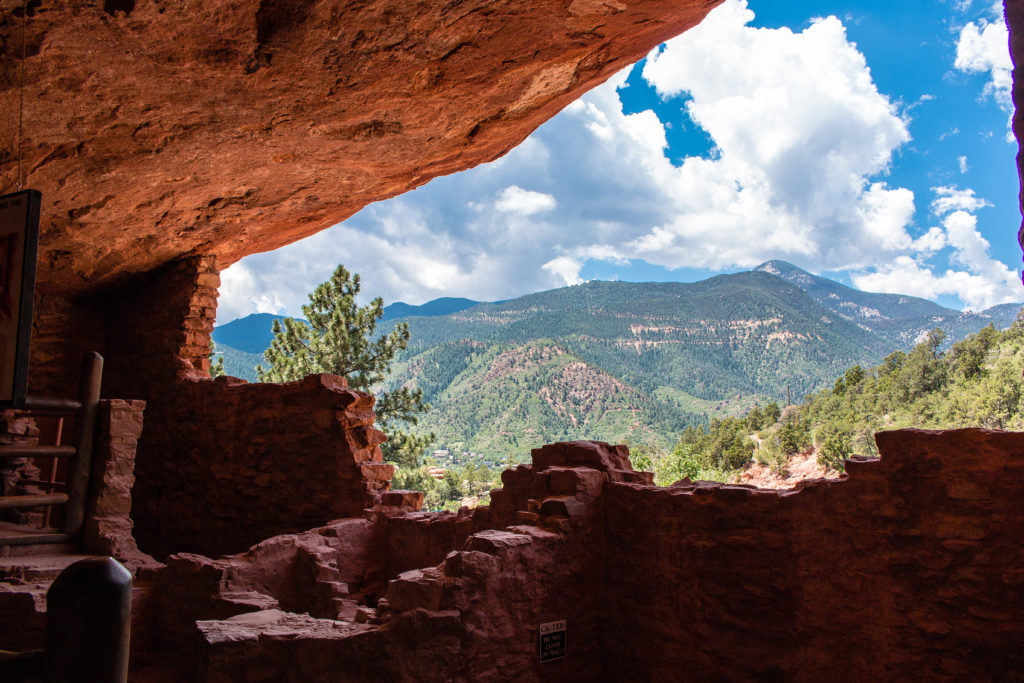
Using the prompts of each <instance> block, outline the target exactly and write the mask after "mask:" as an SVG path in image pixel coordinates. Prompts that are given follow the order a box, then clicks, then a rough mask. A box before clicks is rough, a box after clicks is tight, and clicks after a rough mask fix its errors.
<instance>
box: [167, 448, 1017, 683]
mask: <svg viewBox="0 0 1024 683" xmlns="http://www.w3.org/2000/svg"><path fill="white" fill-rule="evenodd" d="M877 439H878V446H879V450H880V452H881V453H882V458H881V459H880V460H879V459H858V460H854V461H851V462H850V463H849V466H848V469H849V474H848V475H844V476H843V477H842V478H841V479H840V480H838V481H834V480H833V481H828V480H819V481H816V482H805V483H804V484H802V485H801V486H799V487H798V488H797V489H796V490H793V491H765V490H757V489H754V488H752V487H744V486H730V485H723V484H718V483H710V482H697V483H682V484H678V485H674V486H671V487H668V488H658V487H655V486H652V485H650V484H649V475H648V474H646V473H636V472H632V471H631V469H630V468H629V467H628V461H625V462H624V461H623V460H622V457H623V456H624V455H625V449H624V448H622V447H615V448H613V447H609V446H608V445H607V444H600V443H595V442H579V443H571V444H554V445H551V446H546V447H544V449H537V450H535V451H534V452H533V457H534V461H533V464H532V465H524V466H520V467H518V468H517V469H516V470H509V471H507V472H505V474H504V476H503V480H504V481H505V487H504V488H503V489H501V490H497V491H494V492H493V493H492V499H493V500H496V501H500V503H499V504H498V505H497V509H496V508H491V509H490V510H483V511H478V512H477V513H474V514H473V515H472V516H471V518H472V519H473V521H474V523H479V524H482V525H485V524H487V523H489V524H490V526H491V528H479V529H477V530H475V531H473V532H472V533H470V534H469V535H468V536H466V537H465V538H464V540H462V541H461V544H460V541H459V540H458V539H457V538H456V537H453V536H448V538H449V539H452V542H453V544H455V545H456V546H457V547H451V548H450V549H449V550H447V552H446V554H445V555H444V558H443V559H442V560H441V561H440V562H438V563H437V564H424V565H423V566H420V567H417V568H412V569H405V568H404V567H405V566H408V564H410V563H411V557H410V556H408V555H407V556H406V557H405V560H403V561H399V562H394V561H393V560H387V559H386V558H389V556H391V555H392V553H393V552H394V550H395V548H398V547H400V546H404V545H407V544H408V543H409V542H410V539H413V538H414V537H415V535H416V533H415V532H414V531H411V529H412V528H413V527H417V528H419V529H421V530H423V531H425V532H426V535H427V536H429V537H430V538H431V539H433V540H432V541H431V542H432V543H441V542H440V541H438V539H439V538H441V536H442V535H441V534H438V533H437V532H436V530H429V528H428V525H427V522H428V520H429V518H430V517H431V516H430V515H425V514H424V513H415V512H411V513H406V514H405V515H398V516H397V517H395V518H392V519H388V518H385V517H383V516H379V515H378V516H377V517H375V518H373V519H371V518H363V519H351V520H339V521H337V522H333V523H331V524H330V525H327V526H326V527H322V528H320V529H316V530H314V531H311V532H307V533H304V534H299V535H297V536H286V537H280V538H277V539H271V540H269V541H267V542H265V543H262V544H260V545H258V546H256V547H254V548H253V549H251V550H250V551H249V552H247V553H245V554H243V555H238V556H234V557H228V558H222V559H220V560H211V559H209V558H203V557H199V556H194V555H181V556H176V557H174V558H172V559H171V560H170V562H169V566H168V568H167V570H165V571H164V573H163V575H162V578H161V581H162V583H161V582H160V581H158V583H157V586H155V589H159V591H158V592H160V591H162V594H163V596H164V599H165V600H166V603H165V604H166V605H167V606H166V607H164V608H162V609H160V610H159V614H160V615H161V620H162V623H163V624H164V625H165V626H166V625H167V624H175V625H176V626H175V629H177V630H176V631H175V632H176V633H177V636H167V635H164V636H159V637H158V638H157V639H156V640H155V641H153V642H155V643H171V644H173V643H175V642H179V641H180V642H181V643H190V644H191V645H190V646H191V647H194V649H193V650H189V652H190V654H189V656H188V657H187V658H180V657H179V658H178V659H176V660H175V662H174V664H173V668H176V670H177V672H178V674H181V673H182V670H181V667H182V666H183V665H182V661H183V659H184V660H185V661H188V662H192V663H193V665H194V666H193V668H192V669H191V674H192V675H194V676H196V677H197V678H198V679H199V680H209V681H219V680H239V679H266V680H296V681H298V680H303V681H330V680H335V678H336V676H337V673H338V672H339V671H344V672H345V674H346V677H347V678H348V679H349V680H424V681H435V680H436V681H441V680H456V681H470V680H472V681H489V680H495V681H497V680H523V681H540V680H678V679H679V678H680V677H683V678H686V679H688V680H689V679H692V680H721V679H730V680H748V679H749V680H763V679H781V680H839V679H856V680H887V679H900V680H920V679H927V680H949V681H953V680H983V679H984V680H992V679H1007V680H1015V679H1016V678H1020V677H1021V676H1024V655H1022V654H1021V651H1020V649H1019V648H1017V647H1015V643H1018V642H1020V640H1021V638H1022V637H1024V624H1022V623H1021V621H1020V619H1019V617H1018V615H1017V611H1018V610H1017V605H1019V604H1021V601H1022V599H1024V571H1022V570H1021V569H1020V567H1022V566H1024V547H1022V546H1021V544H1020V533H1019V532H1020V529H1022V528H1024V510H1022V509H1021V508H1020V506H1019V500H1020V499H1021V497H1022V496H1024V476H1022V475H1024V456H1022V455H1021V454H1022V453H1024V434H1008V433H1001V432H987V431H983V430H973V429H971V430H958V431H953V432H921V431H915V430H905V431H900V432H889V433H882V434H879V435H878V437H877ZM402 517H406V518H408V519H409V520H410V522H411V525H412V526H408V525H407V526H399V525H394V524H392V523H391V522H393V521H395V520H397V519H401V518H402ZM435 518H436V520H437V524H440V525H444V524H446V523H447V522H445V521H444V520H449V522H451V523H452V525H453V526H452V528H453V529H455V528H458V527H459V525H462V526H463V527H466V526H467V524H468V522H466V521H465V520H467V519H469V518H470V516H468V515H461V516H458V517H456V518H453V516H451V515H449V516H447V517H446V516H444V515H437V516H435ZM374 520H375V521H374ZM508 520H512V521H511V522H508ZM392 533H397V534H398V536H397V537H396V538H394V539H388V538H387V536H388V535H389V534H392ZM456 536H458V534H456ZM441 544H442V545H443V543H441ZM429 545H430V543H428V544H427V545H422V544H421V546H420V547H422V548H426V547H428V546H429ZM435 552H436V551H427V552H424V554H423V555H422V557H421V560H422V561H424V562H432V560H433V559H434V558H435V557H436V554H435ZM385 564H386V565H388V566H389V569H387V570H384V569H383V567H384V565H385ZM161 586H162V588H161ZM332 613H333V616H332ZM561 619H564V620H566V623H567V652H566V657H565V658H564V659H561V660H557V661H554V662H546V663H542V662H540V660H539V658H538V650H537V647H538V645H537V640H538V626H539V625H540V624H542V623H546V622H551V621H556V620H561ZM182 647H185V645H182Z"/></svg>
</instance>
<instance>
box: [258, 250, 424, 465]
mask: <svg viewBox="0 0 1024 683" xmlns="http://www.w3.org/2000/svg"><path fill="white" fill-rule="evenodd" d="M359 289H360V285H359V275H358V274H350V273H349V272H348V270H346V269H345V267H344V266H341V265H339V266H338V268H337V269H336V270H335V271H334V274H333V275H332V276H331V279H330V280H328V281H327V282H324V283H322V284H320V285H318V286H317V288H316V289H315V290H313V293H312V294H310V295H309V303H308V304H306V305H304V306H303V307H302V313H303V315H304V316H305V318H306V320H307V321H308V323H307V322H303V321H302V320H295V319H292V318H285V319H284V324H283V325H282V324H281V322H280V321H279V320H275V321H274V325H273V328H272V330H273V333H274V339H273V341H272V342H271V343H270V348H268V349H267V350H266V351H265V352H264V354H263V355H264V357H265V358H266V361H267V365H268V367H267V369H266V370H264V369H263V366H262V365H260V366H257V368H256V374H257V376H258V378H259V380H260V381H261V382H290V381H294V380H300V379H302V378H303V377H306V376H308V375H312V374H316V373H321V372H325V373H331V374H335V375H341V376H342V377H344V378H345V379H347V380H348V385H349V387H351V388H352V389H356V390H359V391H371V390H372V389H373V388H374V387H375V386H376V385H378V384H379V383H380V382H382V381H383V380H384V378H385V377H387V374H388V370H389V369H390V367H391V362H392V361H393V360H394V358H395V354H397V353H398V352H399V351H401V350H403V349H405V347H406V346H407V345H408V343H409V326H408V325H406V324H405V323H400V324H398V325H395V329H393V330H392V331H391V332H390V333H388V334H386V335H378V334H377V333H376V332H377V321H378V320H380V319H381V317H383V315H384V303H383V301H382V300H381V299H380V298H379V297H378V298H376V299H374V300H373V301H371V302H370V303H369V305H366V306H359V305H358V304H356V296H357V295H358V294H359ZM429 408H430V405H429V404H427V403H426V402H425V401H424V400H423V391H422V390H421V389H409V388H407V387H402V388H400V389H397V390H395V391H390V392H379V393H378V394H377V404H376V407H375V412H376V415H377V427H378V428H379V429H380V430H381V431H383V432H384V433H385V434H386V435H387V437H388V440H387V442H385V444H384V445H383V446H382V447H381V449H382V450H383V451H384V458H385V459H386V460H388V461H390V462H393V463H397V464H399V465H402V466H405V467H416V466H417V465H418V464H419V456H420V453H422V452H423V451H424V450H426V449H427V447H428V446H429V445H430V444H431V443H432V442H433V441H434V435H433V434H427V435H414V434H411V433H408V432H406V431H404V429H403V428H404V427H405V425H415V424H416V423H417V421H418V415H420V414H421V413H423V412H425V411H427V410H428V409H429Z"/></svg>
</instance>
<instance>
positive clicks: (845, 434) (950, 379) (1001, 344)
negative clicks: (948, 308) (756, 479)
mask: <svg viewBox="0 0 1024 683" xmlns="http://www.w3.org/2000/svg"><path fill="white" fill-rule="evenodd" d="M945 338H946V337H945V333H943V331H942V330H938V329H936V330H932V331H931V332H929V333H928V334H927V335H926V336H925V338H924V339H923V340H922V341H921V342H920V343H919V344H918V345H917V346H915V347H914V348H913V349H912V350H911V351H910V353H903V352H902V351H896V352H894V353H892V354H890V355H889V356H887V357H886V358H885V360H884V361H883V362H882V363H881V364H880V365H878V366H877V367H875V368H872V369H871V370H867V371H865V370H863V369H861V368H860V367H859V366H854V367H852V368H850V369H849V370H847V371H846V373H845V374H844V375H843V376H842V377H840V378H839V379H837V380H836V382H835V384H834V385H833V387H832V388H831V389H824V390H822V391H819V392H817V393H815V394H812V395H811V396H808V397H807V399H806V400H805V401H804V403H803V405H802V406H800V408H799V411H798V412H799V417H800V420H801V421H802V422H803V423H805V424H809V425H811V426H812V429H813V432H814V441H815V443H816V444H817V445H818V452H819V461H820V462H821V463H822V464H823V465H825V466H826V467H830V468H832V469H838V468H841V467H842V463H843V462H844V461H845V460H846V459H847V458H848V457H849V455H850V454H852V453H861V454H865V455H876V454H877V450H876V449H875V444H874V438H873V436H872V435H873V434H874V432H876V431H881V430H883V429H898V428H904V427H920V428H924V429H927V428H932V429H936V428H941V429H951V428H957V427H986V428H990V429H1021V428H1024V410H1022V409H1024V406H1022V402H1021V373H1022V371H1024V322H1022V321H1021V320H1020V319H1018V321H1017V322H1016V323H1014V324H1013V325H1012V326H1011V327H1010V328H1009V329H1007V330H1002V331H1000V330H997V329H995V327H994V326H993V325H989V326H987V327H985V328H983V329H982V330H981V331H979V332H978V333H977V334H974V335H971V336H968V337H966V338H965V339H962V340H961V341H958V342H956V343H954V344H952V345H951V346H950V347H949V348H948V349H947V350H945V351H944V350H943V347H944V342H945Z"/></svg>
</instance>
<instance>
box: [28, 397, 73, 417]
mask: <svg viewBox="0 0 1024 683" xmlns="http://www.w3.org/2000/svg"><path fill="white" fill-rule="evenodd" d="M81 407H82V402H81V401H76V400H74V399H69V398H45V397H42V396H26V397H25V405H24V406H20V408H19V409H20V410H24V411H26V412H32V413H73V412H75V411H76V410H78V409H79V408H81Z"/></svg>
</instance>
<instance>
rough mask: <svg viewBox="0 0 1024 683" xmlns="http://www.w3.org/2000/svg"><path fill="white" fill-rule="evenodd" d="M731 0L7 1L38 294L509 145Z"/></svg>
mask: <svg viewBox="0 0 1024 683" xmlns="http://www.w3.org/2000/svg"><path fill="white" fill-rule="evenodd" d="M720 1H721V0H630V1H629V2H626V1H625V0H538V1H536V2H530V3H523V2H512V1H500V0H499V1H495V0H464V1H459V0H425V1H420V2H411V1H408V0H363V1H360V0H299V1H285V0H263V1H262V2H261V1H258V0H213V1H202V2H200V1H199V0H186V1H184V2H181V1H175V2H169V1H163V0H137V1H134V2H133V1H132V0H88V1H85V0H64V1H61V2H48V1H45V0H44V1H43V2H39V0H31V1H30V2H29V4H28V6H29V12H28V17H27V19H26V18H25V17H23V15H22V10H21V7H22V6H23V4H22V2H19V1H18V0H4V1H2V2H0V11H2V12H3V19H2V23H0V50H2V52H0V102H2V107H3V112H4V125H3V136H2V140H0V178H2V184H3V187H2V188H0V191H3V192H10V191H13V190H14V189H16V187H17V181H18V170H17V169H18V161H19V158H20V160H21V165H22V168H23V171H24V175H25V179H26V182H25V185H26V187H31V188H35V189H38V190H40V191H41V192H42V195H43V207H42V225H41V238H40V256H39V268H40V272H39V281H40V287H41V288H42V289H43V290H44V291H55V290H58V289H59V290H60V291H67V292H70V293H76V292H85V291H88V290H90V289H93V288H96V287H100V286H103V285H104V284H110V283H116V282H118V281H119V280H122V279H124V278H126V277H127V276H129V275H131V274H133V273H141V272H146V271H150V270H152V269H154V268H156V267H158V266H159V265H160V264H163V263H166V262H169V261H172V260H175V259H177V258H179V257H182V256H185V255H190V254H216V256H217V257H218V262H219V264H220V265H221V267H224V266H226V265H229V264H230V263H232V262H234V261H236V260H238V259H239V258H241V257H243V256H245V255H247V254H251V253H255V252H259V251H266V250H269V249H274V248H277V247H280V246H283V245H285V244H288V243H290V242H293V241H295V240H298V239H301V238H303V237H306V236H308V235H311V234H313V233H316V232H318V231H320V230H323V229H325V228H327V227H330V226H331V225H333V224H335V223H337V222H339V221H342V220H344V219H345V218H347V217H348V216H350V215H352V214H353V213H355V212H356V211H358V210H359V209H360V208H362V207H363V206H366V205H367V204H369V203H370V202H374V201H377V200H381V199H386V198H388V197H393V196H395V195H398V194H401V193H403V192H406V191H408V190H410V189H412V188H415V187H417V186H419V185H422V184H423V183H425V182H427V181H428V180H430V179H431V178H434V177H436V176H439V175H445V174H449V173H454V172H456V171H460V170H463V169H466V168H470V167H472V166H474V165H476V164H480V163H483V162H486V161H490V160H493V159H495V158H497V157H499V156H501V155H502V154H504V153H505V152H507V151H508V150H510V149H511V148H513V147H514V146H515V145H517V144H518V143H519V142H521V141H522V140H523V139H524V138H525V137H526V136H527V135H529V134H530V133H531V132H532V131H533V130H535V129H536V128H537V127H538V126H539V125H540V124H542V123H543V122H544V121H546V120H547V119H549V118H550V117H552V116H553V115H554V114H556V113H557V112H558V111H559V110H560V109H561V108H562V107H564V106H565V105H567V104H568V103H569V102H571V101H572V100H574V99H575V98H577V97H579V96H580V95H581V94H582V93H583V92H585V91H586V90H588V89H590V88H592V87H594V86H596V85H598V84H599V83H601V82H602V81H604V80H605V79H607V78H608V77H609V76H611V75H612V74H613V73H615V72H616V71H618V70H619V69H622V68H624V67H626V66H627V65H629V64H630V63H632V62H635V61H636V60H637V59H639V58H641V57H642V56H643V55H644V54H645V53H646V52H647V51H649V50H650V49H651V48H653V47H655V46H656V45H658V44H659V43H661V42H663V41H664V40H666V39H668V38H670V37H672V36H674V35H677V34H679V33H681V32H683V31H685V30H686V29H688V28H690V27H692V26H694V25H695V24H697V23H698V22H699V21H700V20H701V19H702V18H703V17H704V16H705V15H706V14H707V12H708V11H710V10H711V9H712V8H713V7H715V6H716V5H718V4H719V2H720ZM23 37H24V40H23ZM23 45H24V54H25V59H24V60H22V47H23ZM22 68H24V76H23V77H22ZM19 99H20V100H21V101H23V109H22V111H23V144H22V145H21V153H20V155H19V153H18V141H17V138H18V136H17V129H18V112H19Z"/></svg>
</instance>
